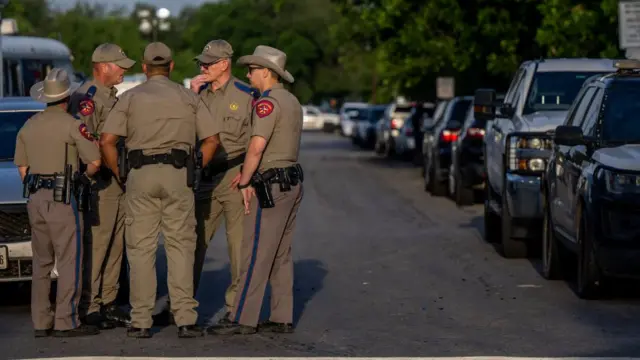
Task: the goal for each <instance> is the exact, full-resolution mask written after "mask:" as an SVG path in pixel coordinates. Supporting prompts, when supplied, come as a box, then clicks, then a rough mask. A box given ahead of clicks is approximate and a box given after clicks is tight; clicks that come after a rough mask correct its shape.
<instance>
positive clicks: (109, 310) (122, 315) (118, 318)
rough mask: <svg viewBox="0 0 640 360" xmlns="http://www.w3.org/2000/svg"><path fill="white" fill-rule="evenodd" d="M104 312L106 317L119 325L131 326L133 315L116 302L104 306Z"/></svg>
mask: <svg viewBox="0 0 640 360" xmlns="http://www.w3.org/2000/svg"><path fill="white" fill-rule="evenodd" d="M102 314H103V316H104V317H105V318H106V319H109V320H111V321H113V322H114V323H116V324H117V325H119V326H123V327H128V326H131V315H130V314H129V313H128V312H127V311H124V310H122V309H121V308H120V307H118V305H117V304H116V303H111V304H108V305H105V306H103V307H102Z"/></svg>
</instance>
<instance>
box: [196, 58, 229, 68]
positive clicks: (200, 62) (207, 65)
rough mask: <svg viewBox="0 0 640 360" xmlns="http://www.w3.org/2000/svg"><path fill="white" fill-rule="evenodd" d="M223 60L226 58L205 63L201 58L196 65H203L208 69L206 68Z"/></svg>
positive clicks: (199, 66)
mask: <svg viewBox="0 0 640 360" xmlns="http://www.w3.org/2000/svg"><path fill="white" fill-rule="evenodd" d="M223 60H224V59H220V60H216V61H214V62H212V63H204V62H202V61H200V60H196V65H197V66H198V68H201V67H203V68H205V69H206V68H209V66H212V65H215V64H217V63H219V62H220V61H223Z"/></svg>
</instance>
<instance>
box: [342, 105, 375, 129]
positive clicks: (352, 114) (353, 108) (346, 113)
mask: <svg viewBox="0 0 640 360" xmlns="http://www.w3.org/2000/svg"><path fill="white" fill-rule="evenodd" d="M368 107H369V104H367V103H365V102H346V103H344V104H343V105H342V108H340V130H341V133H342V135H344V136H346V137H351V136H353V131H354V127H355V126H356V121H355V120H353V119H355V118H357V117H358V114H359V113H360V112H359V110H364V109H366V108H368Z"/></svg>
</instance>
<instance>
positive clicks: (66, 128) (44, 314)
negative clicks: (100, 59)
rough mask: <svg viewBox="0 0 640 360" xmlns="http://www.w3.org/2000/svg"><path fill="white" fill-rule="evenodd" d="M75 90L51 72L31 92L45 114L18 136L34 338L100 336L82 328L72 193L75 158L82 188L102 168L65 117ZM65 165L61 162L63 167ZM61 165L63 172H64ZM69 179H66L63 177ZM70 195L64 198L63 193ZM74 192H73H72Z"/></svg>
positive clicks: (89, 143)
mask: <svg viewBox="0 0 640 360" xmlns="http://www.w3.org/2000/svg"><path fill="white" fill-rule="evenodd" d="M77 87H78V84H73V85H72V83H71V81H70V79H69V75H68V74H67V73H66V72H65V71H64V70H62V69H59V68H54V69H52V70H51V71H50V72H49V74H47V76H46V78H45V80H44V81H41V82H39V83H37V84H35V85H33V86H32V87H31V90H30V92H31V96H32V97H33V98H34V99H36V100H38V101H42V102H45V103H47V108H46V109H45V110H44V111H43V112H42V113H39V114H37V115H34V116H33V117H31V118H30V119H29V120H27V122H26V123H25V124H24V126H23V127H22V128H21V129H20V131H19V132H18V136H17V139H16V150H15V157H14V162H15V164H16V165H17V166H18V169H19V171H20V176H21V177H22V179H23V182H24V183H25V187H26V189H25V195H27V194H28V193H30V194H29V195H28V196H29V200H28V202H27V211H28V214H29V223H30V225H31V246H32V250H33V278H32V282H31V287H32V295H31V317H32V320H33V325H34V328H35V336H36V337H44V336H49V335H51V334H53V335H54V336H59V337H72V336H85V335H95V334H98V333H99V330H98V329H97V328H96V327H94V326H90V325H84V324H81V323H80V318H79V314H78V302H79V301H80V294H81V291H82V280H81V277H82V265H81V262H82V237H81V234H82V219H81V218H82V215H81V214H80V213H79V212H78V203H77V201H76V199H75V197H74V192H75V191H74V189H73V188H72V187H71V181H72V179H71V178H70V176H71V175H72V174H71V173H66V172H65V170H66V168H67V166H68V165H70V166H71V171H73V172H77V171H79V164H78V160H77V159H78V155H79V157H80V159H81V160H82V161H83V162H84V163H85V164H87V167H86V172H84V173H83V174H82V175H81V177H80V178H81V179H82V182H83V183H84V184H85V185H88V184H89V183H90V179H89V177H90V176H92V175H93V174H94V173H95V172H96V171H97V170H98V168H99V167H100V151H99V150H98V147H97V146H96V145H95V144H94V142H93V140H92V138H91V134H90V133H89V132H88V131H87V129H86V126H85V125H84V124H82V123H79V122H78V121H76V120H75V119H74V118H73V117H72V116H71V115H69V114H68V113H67V106H68V103H69V98H70V95H71V93H72V92H73V91H74V90H75V89H77ZM63 160H64V161H63ZM63 165H64V167H63ZM65 174H66V175H67V176H64V175H65ZM66 189H69V190H70V191H69V192H68V193H67V192H66V191H65V190H66ZM75 189H77V187H76V188H75ZM56 260H57V270H58V274H59V276H58V292H57V297H56V306H55V310H53V308H52V305H51V303H50V302H49V292H50V289H51V279H50V277H49V274H50V273H51V270H52V269H53V267H54V263H55V262H56Z"/></svg>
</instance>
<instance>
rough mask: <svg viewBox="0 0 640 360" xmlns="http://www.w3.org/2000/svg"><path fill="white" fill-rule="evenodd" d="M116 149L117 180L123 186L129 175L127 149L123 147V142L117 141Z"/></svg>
mask: <svg viewBox="0 0 640 360" xmlns="http://www.w3.org/2000/svg"><path fill="white" fill-rule="evenodd" d="M116 147H117V149H118V173H119V175H120V179H119V180H120V183H121V184H124V183H126V182H127V176H128V175H129V158H128V154H127V148H126V147H125V146H124V141H119V142H118V144H117V146H116Z"/></svg>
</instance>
